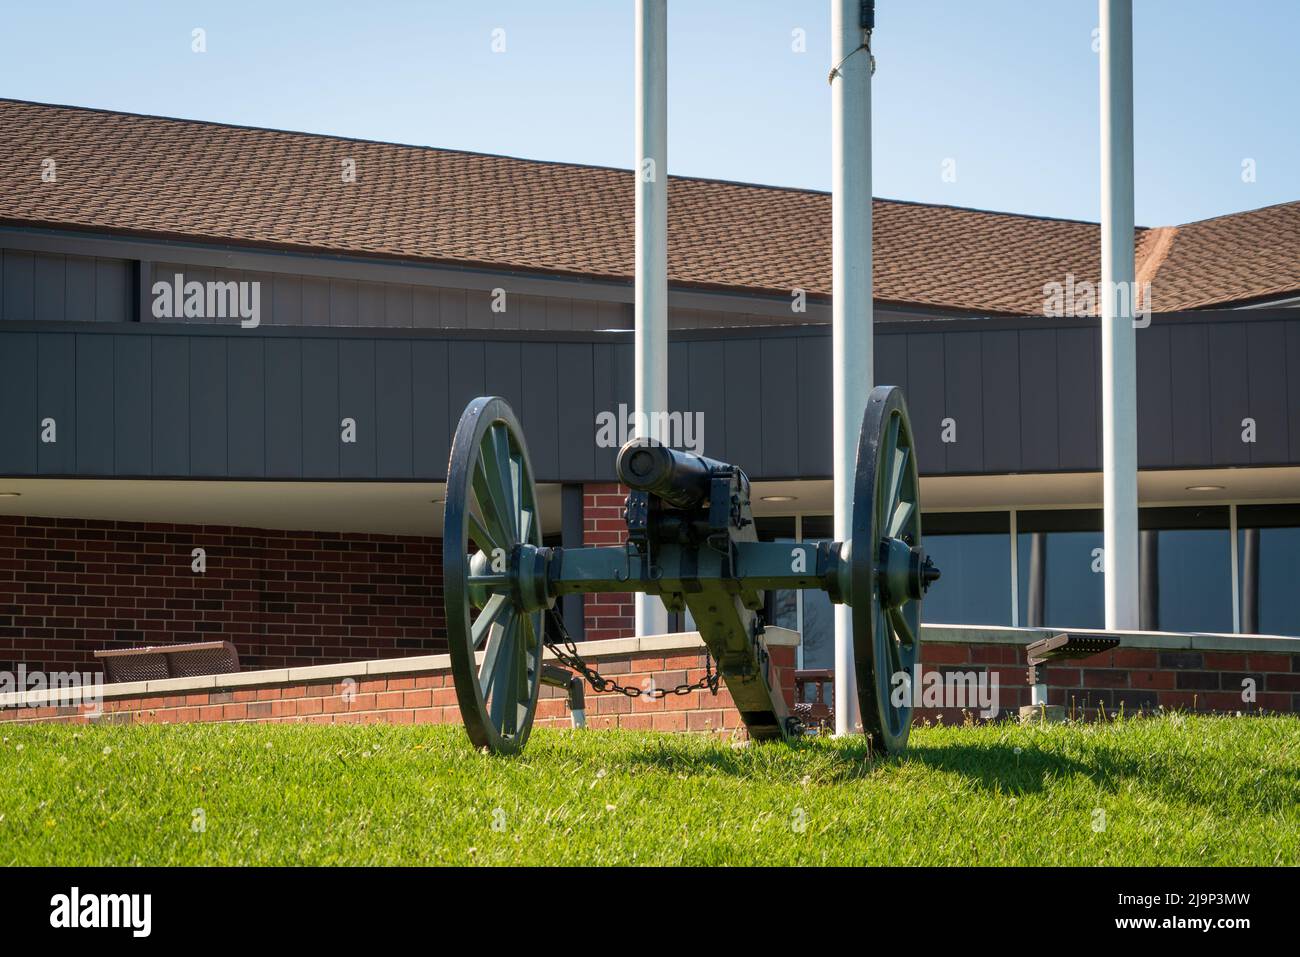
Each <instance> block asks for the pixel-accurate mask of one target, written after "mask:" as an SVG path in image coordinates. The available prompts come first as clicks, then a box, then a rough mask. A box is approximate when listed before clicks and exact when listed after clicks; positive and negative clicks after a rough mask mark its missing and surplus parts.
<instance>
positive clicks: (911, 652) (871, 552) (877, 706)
mask: <svg viewBox="0 0 1300 957" xmlns="http://www.w3.org/2000/svg"><path fill="white" fill-rule="evenodd" d="M919 493H920V480H919V478H918V475H917V470H916V455H915V452H914V446H913V442H912V426H911V422H910V420H909V419H908V416H907V405H906V404H905V403H904V401H903V391H902V390H901V389H899V388H898V387H897V386H887V385H886V386H877V387H876V388H874V389H872V390H871V396H870V398H869V399H868V401H867V410H866V412H865V414H864V415H863V417H862V432H861V434H860V436H859V438H858V460H857V473H856V476H855V482H854V488H853V539H852V542H853V544H852V548H851V551H850V588H851V596H850V597H851V600H850V604H851V605H852V606H853V655H854V661H855V674H856V676H857V684H858V705H859V707H860V709H861V712H862V729H863V731H864V732H865V733H867V734H869V735H871V737H872V740H873V742H874V743H876V744H877V745H879V746H881V747H883V748H884V750H886V751H888V752H890V753H895V752H898V751H901V750H903V748H905V747H906V746H907V735H908V731H909V730H910V729H911V725H912V695H911V688H912V680H913V674H914V670H913V669H914V667H915V665H916V663H917V660H918V658H919V655H920V650H921V599H922V598H923V597H924V595H925V591H926V589H928V588H929V586H930V584H931V583H932V582H933V581H934V580H936V579H937V578H938V577H939V571H938V569H937V568H935V567H934V565H933V564H932V563H931V562H930V560H929V559H928V558H926V557H925V552H924V551H923V549H922V543H921V506H920V499H919Z"/></svg>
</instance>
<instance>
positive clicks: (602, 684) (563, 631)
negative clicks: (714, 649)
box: [542, 608, 720, 701]
mask: <svg viewBox="0 0 1300 957" xmlns="http://www.w3.org/2000/svg"><path fill="white" fill-rule="evenodd" d="M546 613H547V615H548V616H550V619H551V622H552V624H554V625H555V630H556V631H557V632H558V633H559V635H560V638H561V640H562V641H563V643H564V647H560V645H559V644H558V643H557V642H556V641H555V639H554V638H552V637H551V636H550V634H549V629H543V637H542V642H543V643H544V644H545V645H546V647H547V648H549V649H551V653H552V654H554V655H555V657H556V659H557V660H558V661H559V662H560V663H561V664H565V665H568V666H569V667H570V668H572V669H573V670H574V671H576V672H578V673H579V674H580V675H582V676H583V677H584V678H586V679H587V683H588V684H589V685H591V687H592V690H593V691H597V692H604V691H613V692H616V693H618V694H621V695H626V696H627V697H629V698H649V699H651V700H652V701H653V700H658V699H659V698H666V697H668V696H669V695H670V694H675V695H683V694H690V693H691V692H692V691H708V692H709V693H710V694H715V695H716V694H717V693H718V679H719V677H720V676H719V675H718V673H717V672H716V671H714V670H713V657H712V656H711V655H710V654H709V653H708V652H707V651H705V653H704V675H703V676H702V677H701V678H700V679H699V680H698V681H695V682H692V683H683V684H679V685H677V686H676V687H674V688H658V687H654V688H648V689H647V688H627V687H624V686H623V685H621V684H619V683H618V682H617V681H615V680H614V679H613V678H606V677H605V676H604V675H602V674H601V673H600V672H599V671H597V670H596V669H595V668H593V667H591V665H589V664H587V663H586V662H585V661H583V660H582V656H581V655H579V654H578V647H577V645H575V644H574V643H573V639H572V638H571V637H570V636H569V630H568V629H567V628H565V627H564V619H563V618H561V617H560V616H559V615H558V614H557V613H556V611H555V609H554V608H548V609H547V610H546Z"/></svg>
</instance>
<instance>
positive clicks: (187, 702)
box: [0, 652, 741, 733]
mask: <svg viewBox="0 0 1300 957" xmlns="http://www.w3.org/2000/svg"><path fill="white" fill-rule="evenodd" d="M599 667H600V670H601V671H603V672H606V673H608V674H611V675H617V676H618V680H619V681H620V682H621V683H623V684H625V685H627V686H629V687H638V688H639V687H643V686H644V684H648V682H649V681H650V680H651V679H653V680H654V682H655V683H657V684H658V685H659V686H660V687H663V686H664V685H665V684H666V683H670V682H671V683H672V684H677V683H682V682H691V681H696V680H697V679H699V678H700V677H701V676H702V675H703V674H704V655H703V654H702V653H697V652H689V653H680V652H679V653H676V654H673V653H668V654H667V655H666V656H665V654H664V653H659V654H655V653H653V652H651V653H645V654H634V655H623V656H620V657H619V659H617V660H603V661H601V662H599ZM564 695H565V693H564V692H563V691H561V690H559V689H557V688H551V687H549V686H546V685H543V686H542V689H541V700H540V701H539V702H538V705H537V718H536V721H535V724H536V726H537V727H548V726H549V727H569V726H570V724H571V719H570V717H569V714H568V709H567V705H566V701H565V697H564ZM100 709H101V711H102V713H100V714H92V713H91V712H90V711H89V710H88V706H81V705H69V706H48V707H39V708H4V709H0V721H14V722H47V721H48V722H59V723H76V724H85V723H90V722H104V723H115V724H136V723H138V724H145V723H148V724H153V723H176V722H186V721H263V722H277V723H278V722H310V723H313V724H374V723H388V724H418V723H422V724H456V723H459V722H460V710H459V708H458V707H457V705H456V690H455V686H454V685H453V683H452V678H451V675H450V674H447V673H446V672H442V673H433V674H430V673H422V674H412V675H390V676H378V675H376V676H373V677H361V678H358V679H356V680H338V681H302V682H286V683H284V684H277V685H272V686H269V687H260V688H235V689H229V690H220V691H217V690H212V691H202V692H198V693H177V694H157V695H150V696H145V697H132V698H116V699H113V698H110V699H107V700H105V701H103V702H102V704H101V706H100ZM587 726H588V727H591V728H635V729H638V730H643V731H648V730H656V731H723V732H728V733H735V732H736V730H737V729H738V728H740V727H741V721H740V714H739V713H738V712H737V711H736V709H735V708H734V707H733V706H732V701H731V695H730V694H729V693H728V692H727V690H726V689H725V688H722V689H720V690H719V691H718V694H717V695H716V696H715V695H711V694H709V693H708V692H707V691H692V692H691V693H690V694H687V695H670V696H668V697H666V698H662V699H659V700H656V701H650V700H641V699H636V700H633V699H631V698H627V697H625V696H623V695H619V694H600V695H598V694H595V693H592V692H589V693H588V695H587Z"/></svg>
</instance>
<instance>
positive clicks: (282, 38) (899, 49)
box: [0, 0, 1300, 225]
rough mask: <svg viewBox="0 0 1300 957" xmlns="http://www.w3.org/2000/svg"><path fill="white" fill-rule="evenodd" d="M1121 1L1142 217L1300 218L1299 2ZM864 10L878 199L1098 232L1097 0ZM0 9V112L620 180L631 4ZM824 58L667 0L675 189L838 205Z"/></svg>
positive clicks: (784, 29) (749, 4) (814, 34)
mask: <svg viewBox="0 0 1300 957" xmlns="http://www.w3.org/2000/svg"><path fill="white" fill-rule="evenodd" d="M1134 6H1135V7H1136V8H1137V10H1136V13H1135V27H1134V29H1135V39H1134V45H1135V49H1136V59H1137V63H1136V83H1135V85H1136V106H1135V109H1136V118H1137V130H1136V142H1137V162H1136V167H1137V169H1136V172H1137V219H1138V222H1139V223H1140V224H1143V225H1165V224H1176V223H1182V222H1187V221H1190V220H1195V219H1201V218H1205V217H1209V216H1215V215H1220V214H1223V213H1229V212H1235V211H1238V210H1243V209H1252V208H1256V207H1259V206H1267V205H1270V204H1272V203H1279V202H1287V201H1291V200H1297V199H1300V56H1297V55H1296V53H1295V47H1294V44H1295V37H1296V36H1297V35H1300V3H1297V2H1295V0H1237V2H1234V3H1222V2H1218V3H1211V2H1209V0H1136V2H1135V4H1134ZM877 8H878V12H877V30H876V38H875V50H876V56H877V61H878V69H877V73H876V81H875V89H874V104H875V107H874V108H875V114H874V129H875V157H874V175H875V193H876V195H877V196H886V197H891V198H895V199H906V200H916V201H922V202H935V203H951V204H955V205H961V206H973V207H978V208H984V209H999V210H1010V211H1015V212H1025V213H1034V214H1040V215H1050V216H1062V217H1069V218H1077V219H1090V220H1095V219H1097V218H1098V188H1097V177H1098V173H1097V151H1098V134H1097V123H1098V110H1097V91H1098V77H1097V70H1098V58H1097V56H1096V54H1095V53H1094V52H1093V51H1092V31H1093V29H1094V27H1095V26H1096V22H1097V4H1096V2H1095V0H986V2H983V3H979V2H974V0H878V3H877ZM0 11H2V12H0V96H6V97H15V98H19V99H31V100H40V101H44V102H53V103H70V104H76V105H81V106H94V107H101V108H107V109H117V110H128V111H132V112H142V113H156V114H162V115H167V116H180V117H189V118H195V119H205V120H217V121H222V122H230V123H242V124H248V125H253V126H270V127H278V128H282V129H293V130H307V131H311V132H321V133H334V134H341V135H347V136H356V137H362V138H367V139H382V140H392V141H397V142H404V143H416V144H422V145H430V146H442V147H452V148H459V149H469V150H480V151H484V152H491V153H505V154H510V155H515V156H524V157H529V158H535V159H547V160H563V161H570V162H579V163H593V164H599V165H609V166H621V167H629V166H630V165H631V158H632V144H633V130H632V123H633V112H632V95H633V77H632V69H633V57H632V45H633V3H632V0H573V2H564V0H553V2H548V3H541V2H537V0H517V2H506V0H472V2H471V0H462V2H449V0H447V2H439V0H426V2H423V3H413V2H398V0H376V2H372V3H357V2H354V0H353V2H347V3H338V2H330V0H321V2H315V3H288V2H285V3H280V2H275V3H268V2H265V0H263V2H258V3H252V2H246V0H221V2H217V3H185V2H177V0H168V2H140V3H123V4H116V3H102V2H71V0H65V2H63V3H59V4H38V3H30V2H20V0H4V3H3V5H0ZM195 27H202V28H203V29H204V30H205V31H206V35H207V52H206V53H203V54H196V53H193V52H192V51H191V31H192V30H193V29H194V28H195ZM498 28H500V29H502V30H504V31H505V52H503V53H494V52H492V49H491V45H492V33H493V31H494V30H495V29H498ZM796 29H802V30H803V31H805V36H806V46H807V51H806V52H804V53H797V52H794V50H793V49H792V46H793V43H794V40H793V31H794V30H796ZM828 51H829V3H828V2H827V0H802V2H793V0H784V2H781V0H669V60H670V65H669V71H670V72H669V121H668V122H669V150H668V157H669V166H670V169H671V171H672V172H674V173H677V174H683V175H694V176H707V177H717V178H721V179H731V180H740V181H746V182H758V183H770V184H776V185H782V186H796V187H807V188H812V189H827V188H829V181H830V177H829V169H830V157H829V149H830V120H829V110H830V94H829V88H828V87H827V84H826V73H827V70H828V68H829V66H830V64H829V52H828ZM948 159H951V160H954V161H955V167H954V168H955V171H956V181H955V182H945V181H944V179H943V177H942V175H941V172H942V170H943V168H944V167H943V164H944V161H945V160H948ZM1247 159H1249V160H1253V161H1254V164H1255V170H1256V179H1255V182H1253V183H1247V182H1243V180H1242V163H1243V161H1244V160H1247Z"/></svg>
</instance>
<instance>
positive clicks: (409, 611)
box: [0, 492, 447, 671]
mask: <svg viewBox="0 0 1300 957" xmlns="http://www.w3.org/2000/svg"><path fill="white" fill-rule="evenodd" d="M286 494H292V492H287V493H286ZM200 547H201V548H203V549H205V551H206V553H207V554H206V562H207V571H206V573H204V574H196V573H195V572H194V571H192V569H191V561H192V559H191V552H192V550H193V549H194V548H200ZM440 568H441V554H440V546H439V541H438V540H437V539H432V538H405V537H401V538H399V537H396V536H391V535H360V534H343V533H329V532H286V531H276V530H269V529H247V528H230V527H225V526H201V525H166V524H158V523H149V524H143V523H137V522H97V521H90V520H84V519H70V518H23V517H13V516H0V671H13V670H16V668H17V666H18V665H19V664H25V665H26V666H27V667H28V669H39V670H45V671H54V670H60V669H65V670H66V669H72V668H77V669H83V668H93V669H94V670H99V668H98V665H97V664H96V663H95V659H94V657H93V653H94V652H95V651H96V650H98V649H103V648H128V647H132V646H139V645H151V644H172V643H179V642H187V641H206V640H212V639H214V638H223V639H225V640H227V641H232V642H234V643H235V645H236V647H237V648H238V649H239V654H240V658H241V660H242V662H243V664H244V666H245V667H251V668H278V667H293V666H299V665H312V664H324V663H328V662H339V661H354V660H357V659H365V658H378V657H394V656H401V655H427V654H429V653H430V652H434V651H442V650H445V649H446V647H447V644H446V641H445V634H446V633H445V630H444V622H443V614H442V575H441V571H440Z"/></svg>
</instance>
